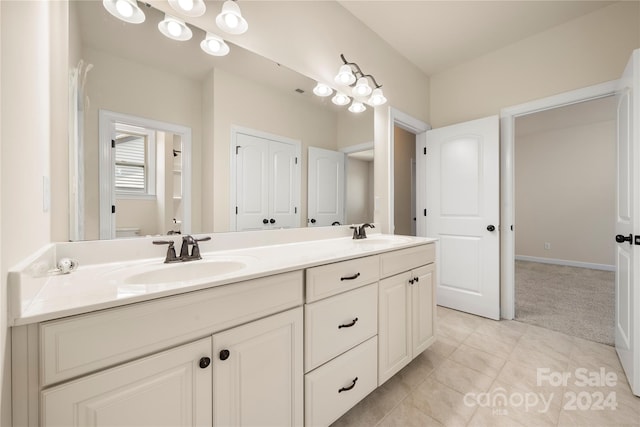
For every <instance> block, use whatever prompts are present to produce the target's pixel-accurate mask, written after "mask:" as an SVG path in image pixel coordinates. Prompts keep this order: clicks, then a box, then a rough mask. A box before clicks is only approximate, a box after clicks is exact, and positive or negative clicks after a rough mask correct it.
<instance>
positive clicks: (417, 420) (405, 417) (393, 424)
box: [378, 401, 442, 427]
mask: <svg viewBox="0 0 640 427" xmlns="http://www.w3.org/2000/svg"><path fill="white" fill-rule="evenodd" d="M378 426H379V427H430V426H434V427H440V426H442V423H440V422H439V421H437V420H435V419H434V418H432V417H430V416H429V415H427V414H425V413H424V412H422V411H421V410H419V409H418V408H416V407H415V406H413V405H411V404H410V403H407V402H406V401H404V402H402V403H400V404H399V405H398V406H396V407H395V409H394V410H393V411H392V412H391V413H390V414H389V415H387V416H386V417H385V418H384V419H383V420H382V421H381V422H380V423H379V424H378Z"/></svg>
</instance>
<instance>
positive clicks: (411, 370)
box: [396, 348, 446, 389]
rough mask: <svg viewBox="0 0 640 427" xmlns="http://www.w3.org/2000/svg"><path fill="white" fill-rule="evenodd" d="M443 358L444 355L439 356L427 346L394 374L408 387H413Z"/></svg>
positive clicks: (442, 360) (438, 364)
mask: <svg viewBox="0 0 640 427" xmlns="http://www.w3.org/2000/svg"><path fill="white" fill-rule="evenodd" d="M445 360H446V359H445V358H444V357H441V356H439V355H438V354H437V353H435V352H434V351H433V350H431V348H428V349H427V350H425V351H423V352H422V353H420V354H419V355H417V356H416V357H415V359H413V360H412V361H411V363H409V364H408V365H407V366H405V367H404V368H402V369H401V370H400V372H398V373H397V374H396V376H398V377H400V378H401V379H402V381H403V382H404V383H405V384H406V385H407V386H408V387H409V388H410V389H414V388H416V387H417V386H418V385H419V384H420V383H421V382H422V381H424V380H425V379H427V377H428V376H429V375H431V373H432V372H433V371H434V370H435V369H437V367H438V366H440V365H441V364H442V363H443V362H444V361H445Z"/></svg>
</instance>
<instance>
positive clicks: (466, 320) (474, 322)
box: [447, 310, 494, 330]
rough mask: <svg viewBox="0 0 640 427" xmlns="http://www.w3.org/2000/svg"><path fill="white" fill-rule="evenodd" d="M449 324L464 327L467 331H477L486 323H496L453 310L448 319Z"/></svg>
mask: <svg viewBox="0 0 640 427" xmlns="http://www.w3.org/2000/svg"><path fill="white" fill-rule="evenodd" d="M447 322H452V323H454V322H455V323H456V324H457V325H458V326H464V327H466V328H467V329H471V330H475V329H477V328H478V327H479V326H480V325H482V324H483V323H485V322H494V320H490V319H486V318H484V317H480V316H474V315H473V314H469V313H465V312H462V311H457V310H452V311H451V313H450V314H449V316H448V317H447Z"/></svg>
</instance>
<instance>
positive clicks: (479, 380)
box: [433, 359, 493, 394]
mask: <svg viewBox="0 0 640 427" xmlns="http://www.w3.org/2000/svg"><path fill="white" fill-rule="evenodd" d="M433 378H435V379H436V380H437V381H439V382H441V383H442V384H445V385H447V386H449V387H451V388H452V389H454V390H456V391H458V392H460V393H462V394H466V393H481V392H483V391H487V390H489V387H491V383H493V377H490V376H488V375H485V374H482V373H480V372H478V371H475V370H473V369H471V368H468V367H466V366H464V365H461V364H460V363H458V362H454V361H453V360H451V359H448V360H446V361H445V362H444V363H443V364H442V365H440V366H439V367H438V369H436V371H435V372H434V373H433Z"/></svg>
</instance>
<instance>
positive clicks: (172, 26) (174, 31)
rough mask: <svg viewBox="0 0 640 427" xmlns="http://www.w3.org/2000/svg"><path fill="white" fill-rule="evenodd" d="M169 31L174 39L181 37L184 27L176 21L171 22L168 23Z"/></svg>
mask: <svg viewBox="0 0 640 427" xmlns="http://www.w3.org/2000/svg"><path fill="white" fill-rule="evenodd" d="M167 31H168V32H169V34H171V35H172V36H173V37H180V34H182V27H181V26H180V24H178V23H177V22H176V21H169V22H167Z"/></svg>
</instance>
